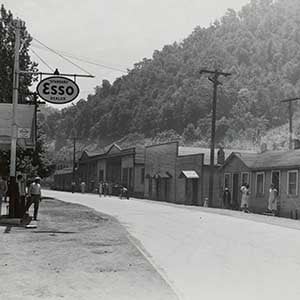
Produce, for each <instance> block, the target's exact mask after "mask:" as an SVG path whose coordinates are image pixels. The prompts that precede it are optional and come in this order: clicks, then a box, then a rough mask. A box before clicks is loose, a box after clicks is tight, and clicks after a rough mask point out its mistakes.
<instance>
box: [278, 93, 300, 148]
mask: <svg viewBox="0 0 300 300" xmlns="http://www.w3.org/2000/svg"><path fill="white" fill-rule="evenodd" d="M298 100H300V98H291V99H285V100H281V102H288V103H289V149H290V150H292V149H293V110H292V102H293V101H298Z"/></svg>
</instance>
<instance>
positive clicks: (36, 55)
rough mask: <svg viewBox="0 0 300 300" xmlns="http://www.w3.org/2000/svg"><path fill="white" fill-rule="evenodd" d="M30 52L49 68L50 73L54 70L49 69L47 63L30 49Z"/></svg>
mask: <svg viewBox="0 0 300 300" xmlns="http://www.w3.org/2000/svg"><path fill="white" fill-rule="evenodd" d="M30 51H31V52H32V53H33V54H34V55H35V56H37V57H38V59H39V60H40V61H41V62H42V63H43V64H44V65H46V66H47V67H48V68H49V70H50V71H51V72H53V71H54V69H53V68H51V67H50V66H49V65H48V63H47V62H46V61H45V60H44V59H43V58H42V57H41V56H39V55H38V54H37V53H36V52H35V51H34V50H33V49H30Z"/></svg>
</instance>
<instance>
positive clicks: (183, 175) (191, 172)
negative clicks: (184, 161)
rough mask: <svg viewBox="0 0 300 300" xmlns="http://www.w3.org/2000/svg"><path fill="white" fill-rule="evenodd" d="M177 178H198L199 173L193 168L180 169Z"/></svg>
mask: <svg viewBox="0 0 300 300" xmlns="http://www.w3.org/2000/svg"><path fill="white" fill-rule="evenodd" d="M179 178H187V179H198V178H199V175H198V174H197V172H196V171H194V170H188V171H181V173H180V175H179Z"/></svg>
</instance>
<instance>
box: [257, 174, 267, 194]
mask: <svg viewBox="0 0 300 300" xmlns="http://www.w3.org/2000/svg"><path fill="white" fill-rule="evenodd" d="M264 186H265V173H263V172H259V173H256V195H258V196H259V195H263V194H264Z"/></svg>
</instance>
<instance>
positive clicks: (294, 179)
mask: <svg viewBox="0 0 300 300" xmlns="http://www.w3.org/2000/svg"><path fill="white" fill-rule="evenodd" d="M287 192H288V195H291V196H296V195H297V194H298V171H288V173H287Z"/></svg>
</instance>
